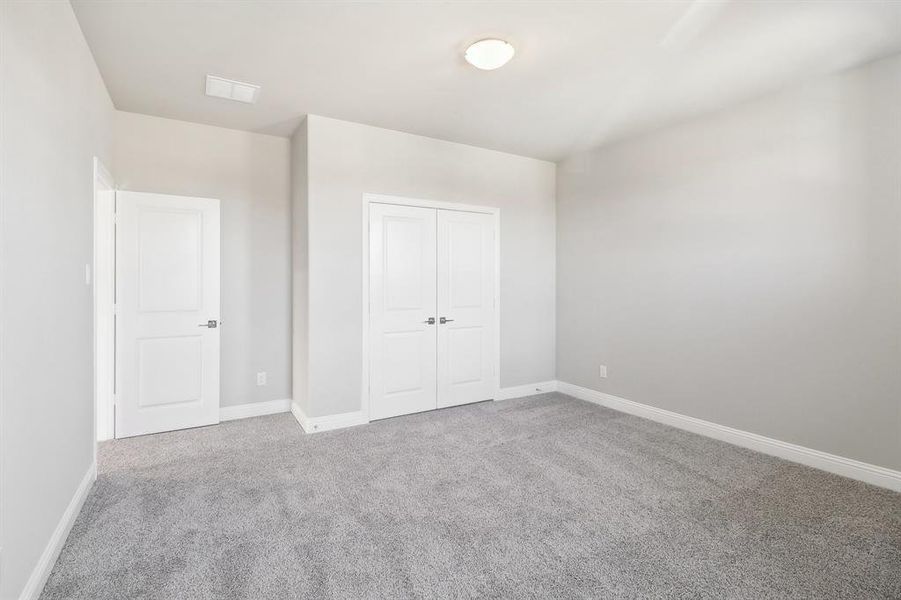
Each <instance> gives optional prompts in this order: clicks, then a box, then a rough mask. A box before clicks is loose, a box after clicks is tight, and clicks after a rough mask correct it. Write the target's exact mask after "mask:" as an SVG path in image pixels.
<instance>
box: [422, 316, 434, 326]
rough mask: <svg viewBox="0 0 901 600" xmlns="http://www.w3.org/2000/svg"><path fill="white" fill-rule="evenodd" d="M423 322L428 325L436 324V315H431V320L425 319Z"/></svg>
mask: <svg viewBox="0 0 901 600" xmlns="http://www.w3.org/2000/svg"><path fill="white" fill-rule="evenodd" d="M423 323H425V324H426V325H434V324H435V317H429V320H428V321H423Z"/></svg>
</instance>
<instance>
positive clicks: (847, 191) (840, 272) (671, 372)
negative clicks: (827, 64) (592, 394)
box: [557, 56, 901, 469]
mask: <svg viewBox="0 0 901 600" xmlns="http://www.w3.org/2000/svg"><path fill="white" fill-rule="evenodd" d="M557 195H558V206H557V222H558V231H557V236H558V245H557V257H558V263H557V277H558V279H557V285H558V289H557V319H558V320H557V329H558V337H557V375H558V378H559V379H560V380H562V381H567V382H570V383H574V384H577V385H581V386H585V387H589V388H592V389H596V390H601V391H604V392H608V393H612V394H614V395H617V396H621V397H624V398H627V399H630V400H634V401H637V402H641V403H645V404H650V405H652V406H656V407H660V408H663V409H667V410H672V411H676V412H679V413H682V414H686V415H690V416H693V417H699V418H701V419H706V420H710V421H713V422H715V423H720V424H723V425H728V426H731V427H737V428H739V429H744V430H747V431H751V432H755V433H759V434H763V435H766V436H770V437H774V438H776V439H779V440H784V441H788V442H793V443H797V444H801V445H803V446H807V447H811V448H815V449H818V450H823V451H826V452H831V453H835V454H838V455H841V456H846V457H850V458H854V459H859V460H862V461H866V462H869V463H874V464H877V465H882V466H885V467H889V468H896V469H897V468H899V467H901V350H899V337H901V58H899V57H897V56H896V57H894V58H890V59H886V60H882V61H879V62H876V63H873V64H870V65H868V66H866V67H863V68H859V69H856V70H853V71H850V72H846V73H843V74H840V75H836V76H831V77H827V78H821V79H819V80H817V81H813V82H809V83H807V84H804V85H798V86H796V87H794V88H792V89H790V90H786V91H784V92H782V93H779V94H775V95H772V96H769V97H766V98H762V99H760V100H758V101H755V102H753V103H749V104H745V105H742V106H738V107H735V108H732V109H730V110H727V111H723V112H719V113H716V114H713V115H710V116H707V117H704V118H701V119H697V120H694V121H691V122H688V123H685V124H682V125H679V126H675V127H670V128H668V129H665V130H661V131H658V132H655V133H651V134H648V135H645V136H643V137H640V138H635V139H632V140H630V141H626V142H623V143H620V144H617V145H615V146H611V147H608V148H605V149H601V150H598V151H596V152H594V153H589V154H583V155H579V156H575V157H572V158H570V159H568V160H566V161H565V162H563V163H562V164H561V165H560V167H559V171H558V191H557ZM599 364H606V365H607V366H608V368H609V378H608V379H606V380H602V379H600V378H599V377H598V365H599Z"/></svg>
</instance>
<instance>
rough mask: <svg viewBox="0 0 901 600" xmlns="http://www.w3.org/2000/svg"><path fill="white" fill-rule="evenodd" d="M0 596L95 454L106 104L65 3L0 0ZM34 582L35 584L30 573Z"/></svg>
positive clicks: (22, 577) (27, 572)
mask: <svg viewBox="0 0 901 600" xmlns="http://www.w3.org/2000/svg"><path fill="white" fill-rule="evenodd" d="M0 81H2V82H3V83H2V85H0V244H2V246H0V269H2V271H0V273H2V282H0V290H2V291H0V303H2V305H0V546H2V547H3V556H2V561H0V598H3V599H4V600H7V599H13V598H18V597H19V596H20V594H21V593H22V591H23V588H24V586H25V584H26V582H27V581H28V579H29V577H30V576H31V575H32V573H33V572H34V571H35V567H36V566H37V565H38V561H39V558H40V556H41V553H42V552H44V550H45V548H46V547H47V544H48V541H49V540H50V539H51V535H52V533H53V531H54V529H55V528H56V527H57V525H58V524H59V522H60V518H61V517H62V516H63V514H64V512H65V510H66V508H67V506H68V505H69V503H70V502H71V501H72V498H73V495H74V494H75V491H76V489H77V488H78V487H79V485H80V484H81V482H82V480H83V479H84V478H85V476H86V474H87V473H88V470H89V469H90V466H91V463H92V462H93V456H94V408H93V376H92V373H93V354H92V353H93V334H92V322H93V317H92V310H93V308H92V306H93V299H92V288H91V285H90V284H89V283H86V280H85V265H89V264H91V262H92V253H93V234H92V231H93V225H92V218H93V193H94V192H93V186H94V174H93V168H94V167H93V159H94V156H98V157H99V158H100V159H101V160H102V161H104V163H105V164H106V165H107V166H109V165H110V160H111V157H112V156H111V155H112V125H113V124H112V121H113V105H112V102H111V101H110V98H109V96H108V94H107V92H106V88H105V87H104V85H103V80H102V79H101V78H100V74H99V72H98V71H97V67H96V65H95V64H94V60H93V58H92V57H91V52H90V50H89V49H88V46H87V44H86V43H85V41H84V38H83V36H82V34H81V29H80V28H79V27H78V22H77V21H76V20H75V15H74V14H73V13H72V8H71V7H70V6H69V3H68V2H0ZM36 584H37V585H40V582H36Z"/></svg>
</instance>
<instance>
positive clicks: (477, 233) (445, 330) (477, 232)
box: [438, 210, 498, 407]
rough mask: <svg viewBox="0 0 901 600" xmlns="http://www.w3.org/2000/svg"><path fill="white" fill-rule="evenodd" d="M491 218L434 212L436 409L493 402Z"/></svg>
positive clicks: (493, 354) (493, 308)
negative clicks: (436, 235)
mask: <svg viewBox="0 0 901 600" xmlns="http://www.w3.org/2000/svg"><path fill="white" fill-rule="evenodd" d="M494 218H495V217H494V215H490V214H484V213H471V212H459V211H452V210H439V211H438V317H439V323H438V406H439V407H446V406H455V405H458V404H466V403H468V402H479V401H481V400H488V399H489V398H493V397H494V395H495V392H496V388H497V376H498V374H497V372H496V357H497V348H496V347H495V338H496V335H495V333H496V332H495V327H496V319H495V311H496V307H495V293H494V288H495V285H496V280H495V240H494Z"/></svg>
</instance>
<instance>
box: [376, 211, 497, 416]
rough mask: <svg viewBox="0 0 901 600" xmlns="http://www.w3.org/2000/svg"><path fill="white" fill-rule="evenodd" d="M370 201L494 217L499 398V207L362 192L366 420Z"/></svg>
mask: <svg viewBox="0 0 901 600" xmlns="http://www.w3.org/2000/svg"><path fill="white" fill-rule="evenodd" d="M370 204H396V205H399V206H415V207H419V208H435V209H441V210H454V211H460V212H473V213H483V214H489V215H492V216H493V219H494V306H495V310H494V327H493V335H494V340H493V342H494V346H493V347H494V348H495V350H496V351H495V356H493V357H492V358H493V360H494V373H495V378H494V393H493V395H492V399H496V398H497V397H498V392H499V391H500V366H501V360H500V348H501V345H500V319H501V299H500V283H501V281H500V273H501V269H500V262H501V253H500V247H501V236H500V234H501V230H500V212H501V211H500V209H499V208H497V207H494V206H479V205H474V204H461V203H457V202H442V201H439V200H424V199H419V198H406V197H403V196H389V195H385V194H371V193H364V194H363V203H362V205H363V210H362V211H361V212H362V218H361V224H362V227H361V230H362V234H363V235H362V248H363V261H362V263H363V264H362V269H361V271H362V274H361V277H362V287H361V289H362V291H363V294H362V296H363V298H362V304H363V306H362V314H363V335H362V351H363V352H362V356H363V361H362V363H363V364H362V366H361V367H362V377H361V386H360V388H361V389H360V409H361V412H362V413H363V415H365V417H366V420H367V421H369V420H371V419H370V410H369V409H370V402H369V373H370V355H369V354H370V353H369V343H370V340H369V325H370V323H369V205H370Z"/></svg>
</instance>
